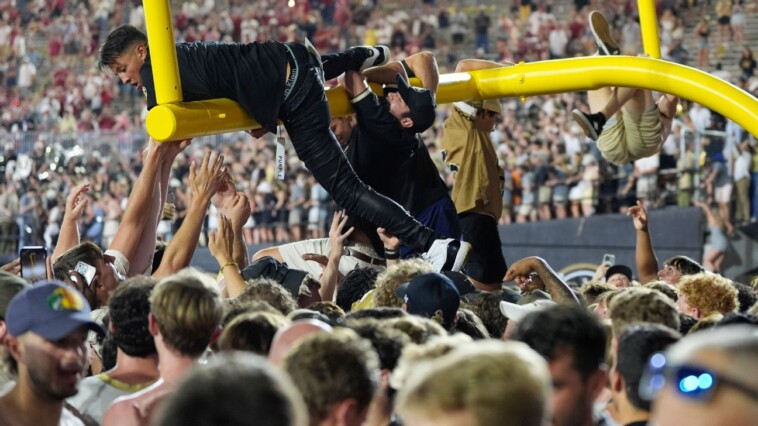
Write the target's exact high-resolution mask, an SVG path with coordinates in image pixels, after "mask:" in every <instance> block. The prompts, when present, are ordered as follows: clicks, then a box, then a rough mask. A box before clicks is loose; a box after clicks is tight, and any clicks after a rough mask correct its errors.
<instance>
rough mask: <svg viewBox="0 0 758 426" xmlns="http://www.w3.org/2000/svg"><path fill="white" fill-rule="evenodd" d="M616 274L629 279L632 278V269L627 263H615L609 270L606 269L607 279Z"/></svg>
mask: <svg viewBox="0 0 758 426" xmlns="http://www.w3.org/2000/svg"><path fill="white" fill-rule="evenodd" d="M615 274H621V275H623V276H625V277H627V278H629V281H631V280H632V269H631V268H629V267H628V266H626V265H613V266H611V267H610V268H608V270H607V271H605V279H606V280H607V279H608V278H610V277H612V276H614V275H615Z"/></svg>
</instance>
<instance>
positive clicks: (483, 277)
mask: <svg viewBox="0 0 758 426" xmlns="http://www.w3.org/2000/svg"><path fill="white" fill-rule="evenodd" d="M458 219H459V221H460V225H461V231H462V233H463V241H466V242H468V243H470V244H471V253H470V254H469V257H468V261H467V262H466V267H465V270H464V272H465V273H466V275H468V276H469V277H471V278H473V279H475V280H477V281H479V282H481V283H483V284H494V283H501V282H502V281H503V277H504V276H505V271H506V270H508V265H506V263H505V257H503V247H502V243H501V242H500V232H499V231H498V229H497V221H496V220H495V219H494V218H493V217H490V216H487V215H484V214H479V213H461V214H459V215H458Z"/></svg>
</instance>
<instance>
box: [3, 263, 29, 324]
mask: <svg viewBox="0 0 758 426" xmlns="http://www.w3.org/2000/svg"><path fill="white" fill-rule="evenodd" d="M29 287H31V285H29V283H27V282H26V281H24V279H23V278H21V277H18V276H16V275H13V274H9V273H7V272H5V271H0V318H5V313H6V311H7V310H8V304H9V303H10V302H11V299H13V296H15V295H16V294H18V293H19V292H21V290H23V289H25V288H29Z"/></svg>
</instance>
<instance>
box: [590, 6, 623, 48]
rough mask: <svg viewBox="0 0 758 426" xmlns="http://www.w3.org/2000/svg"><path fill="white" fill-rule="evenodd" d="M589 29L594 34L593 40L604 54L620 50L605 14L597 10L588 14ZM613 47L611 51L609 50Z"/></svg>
mask: <svg viewBox="0 0 758 426" xmlns="http://www.w3.org/2000/svg"><path fill="white" fill-rule="evenodd" d="M590 29H591V30H592V35H593V36H595V42H596V43H597V45H598V47H599V48H600V49H601V50H602V51H603V53H604V54H605V55H608V56H610V55H618V52H619V51H620V49H619V45H618V43H616V40H614V39H613V35H611V28H610V26H609V25H608V20H607V19H605V16H604V15H603V14H602V13H600V12H597V11H594V12H592V13H591V14H590ZM611 49H613V52H611Z"/></svg>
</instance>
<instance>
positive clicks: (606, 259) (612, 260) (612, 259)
mask: <svg viewBox="0 0 758 426" xmlns="http://www.w3.org/2000/svg"><path fill="white" fill-rule="evenodd" d="M603 263H607V264H608V265H610V266H613V265H615V264H616V255H615V254H608V253H606V254H604V255H603Z"/></svg>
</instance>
